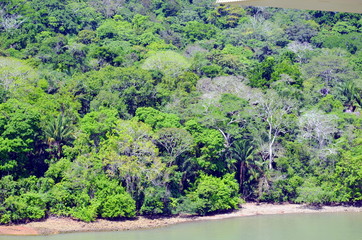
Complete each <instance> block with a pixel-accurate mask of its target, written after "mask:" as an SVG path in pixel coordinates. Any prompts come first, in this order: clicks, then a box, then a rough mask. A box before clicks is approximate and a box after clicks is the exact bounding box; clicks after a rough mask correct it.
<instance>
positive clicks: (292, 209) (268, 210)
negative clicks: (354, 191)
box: [0, 203, 362, 235]
mask: <svg viewBox="0 0 362 240" xmlns="http://www.w3.org/2000/svg"><path fill="white" fill-rule="evenodd" d="M323 212H362V209H361V208H359V207H345V206H324V207H322V208H320V209H312V208H306V207H304V206H302V205H298V204H280V205H277V204H256V203H246V204H243V206H242V208H241V209H239V210H237V211H234V212H231V213H225V214H217V215H213V216H204V217H198V216H177V217H160V218H155V219H149V218H145V217H138V218H136V219H134V220H124V221H108V220H104V219H98V220H97V221H95V222H92V223H84V222H81V221H77V220H74V219H71V218H56V217H50V218H48V219H46V220H44V221H39V222H31V223H27V224H21V225H14V226H0V235H47V234H58V233H69V232H89V231H125V230H135V229H146V228H158V227H164V226H168V225H171V224H177V223H183V222H192V221H204V220H217V219H224V218H232V217H243V216H253V215H267V214H288V213H323Z"/></svg>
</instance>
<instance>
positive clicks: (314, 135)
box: [299, 110, 337, 149]
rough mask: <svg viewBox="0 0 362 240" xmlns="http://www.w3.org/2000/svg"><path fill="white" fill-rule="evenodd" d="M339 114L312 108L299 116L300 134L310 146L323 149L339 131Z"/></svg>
mask: <svg viewBox="0 0 362 240" xmlns="http://www.w3.org/2000/svg"><path fill="white" fill-rule="evenodd" d="M336 120H337V116H335V115H331V114H325V113H323V112H322V111H320V110H310V111H308V112H305V113H304V114H303V115H302V116H301V117H300V118H299V128H300V132H301V134H300V136H301V138H302V139H304V140H307V141H308V144H309V145H310V146H315V147H317V148H318V149H321V148H323V147H325V146H327V145H328V144H329V143H330V141H331V140H332V138H333V134H334V133H336V132H337V123H336Z"/></svg>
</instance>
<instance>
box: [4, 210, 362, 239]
mask: <svg viewBox="0 0 362 240" xmlns="http://www.w3.org/2000/svg"><path fill="white" fill-rule="evenodd" d="M204 239H205V240H362V213H321V214H285V215H266V216H252V217H241V218H240V217H239V218H230V219H223V220H216V221H203V222H191V223H182V224H178V225H172V226H168V227H164V228H158V229H151V230H138V231H124V232H96V233H94V232H88V233H71V234H60V235H51V236H25V237H20V236H0V240H204Z"/></svg>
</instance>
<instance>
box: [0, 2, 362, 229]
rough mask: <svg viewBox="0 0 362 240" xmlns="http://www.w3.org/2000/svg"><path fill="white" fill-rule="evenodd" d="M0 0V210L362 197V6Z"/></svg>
mask: <svg viewBox="0 0 362 240" xmlns="http://www.w3.org/2000/svg"><path fill="white" fill-rule="evenodd" d="M0 7H1V10H0V223H1V224H13V223H22V222H28V221H32V220H36V219H43V218H45V217H47V216H48V215H55V216H70V217H73V218H75V219H79V220H82V221H87V222H89V221H95V220H96V219H97V218H99V217H103V218H109V219H117V220H118V219H122V218H129V217H134V216H136V214H143V215H168V214H171V213H178V212H193V213H198V214H208V213H212V212H218V211H221V210H228V209H234V208H235V207H237V205H238V203H239V201H238V196H237V194H239V193H240V194H241V195H242V196H243V197H244V198H245V199H246V200H249V201H253V200H258V201H267V202H285V201H289V202H298V203H307V204H324V203H333V202H342V203H344V202H352V203H353V202H359V201H361V199H362V193H361V184H362V183H361V181H360V180H361V179H362V176H361V171H360V169H361V168H362V167H361V157H360V156H361V155H362V153H361V147H360V145H361V141H360V138H361V136H360V135H361V134H360V128H361V124H362V120H361V116H360V114H361V111H362V102H361V97H362V91H361V90H362V84H361V82H362V81H361V77H360V76H361V70H362V41H361V36H362V34H361V33H362V20H361V19H362V18H361V15H360V14H352V13H338V12H323V11H295V10H287V9H284V10H281V9H272V8H249V7H248V8H243V7H239V6H229V5H215V1H213V0H197V1H186V0H170V1H162V0H144V1H134V0H132V1H124V0H111V1H108V0H89V1H88V0H87V1H72V0H63V1H56V0H31V1H24V0H6V1H1V2H0ZM130 119H131V120H130ZM201 172H202V174H201ZM222 176H224V177H222ZM187 189H188V190H187Z"/></svg>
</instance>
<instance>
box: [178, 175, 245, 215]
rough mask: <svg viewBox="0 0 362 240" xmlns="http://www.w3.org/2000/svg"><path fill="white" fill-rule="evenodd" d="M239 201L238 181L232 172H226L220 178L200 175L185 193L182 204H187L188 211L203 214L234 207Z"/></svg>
mask: <svg viewBox="0 0 362 240" xmlns="http://www.w3.org/2000/svg"><path fill="white" fill-rule="evenodd" d="M239 203H240V198H239V196H238V183H237V182H236V181H235V179H234V175H233V174H226V175H225V176H224V177H222V178H218V177H214V176H209V175H201V177H200V178H199V179H198V180H197V181H196V183H195V186H194V187H193V189H192V190H191V191H189V192H188V193H187V195H186V200H185V201H184V203H183V204H184V205H185V204H187V205H188V206H189V207H188V212H195V213H198V214H201V215H205V214H207V213H212V212H217V211H222V210H229V209H236V208H238V205H239ZM185 209H187V208H185Z"/></svg>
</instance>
